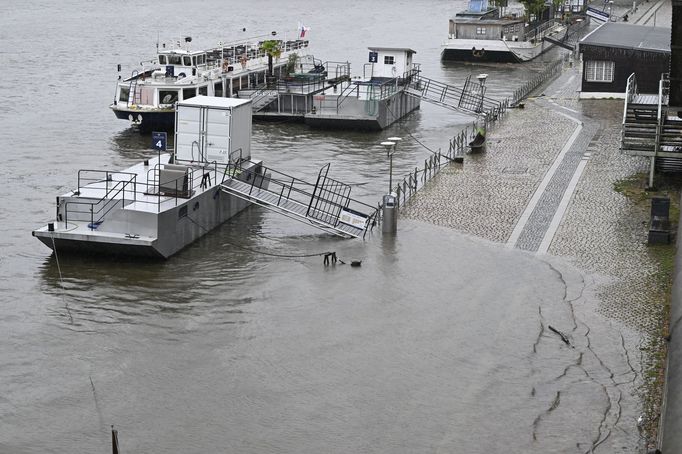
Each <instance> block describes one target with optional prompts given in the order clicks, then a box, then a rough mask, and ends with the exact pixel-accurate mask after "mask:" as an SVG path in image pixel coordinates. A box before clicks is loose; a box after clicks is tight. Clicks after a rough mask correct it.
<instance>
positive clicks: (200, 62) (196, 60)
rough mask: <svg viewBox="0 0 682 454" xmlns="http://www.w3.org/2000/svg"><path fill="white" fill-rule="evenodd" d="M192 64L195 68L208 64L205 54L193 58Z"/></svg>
mask: <svg viewBox="0 0 682 454" xmlns="http://www.w3.org/2000/svg"><path fill="white" fill-rule="evenodd" d="M192 64H193V65H194V66H198V65H204V64H206V55H204V54H202V55H194V56H193V57H192Z"/></svg>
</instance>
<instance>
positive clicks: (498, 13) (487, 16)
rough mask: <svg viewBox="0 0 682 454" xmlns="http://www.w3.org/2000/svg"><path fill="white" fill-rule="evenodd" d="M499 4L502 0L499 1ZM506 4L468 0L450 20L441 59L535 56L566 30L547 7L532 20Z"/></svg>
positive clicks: (511, 59)
mask: <svg viewBox="0 0 682 454" xmlns="http://www.w3.org/2000/svg"><path fill="white" fill-rule="evenodd" d="M498 4H500V2H498ZM504 5H505V7H503V6H495V7H492V6H489V4H488V0H469V2H468V7H467V9H466V10H465V11H462V12H459V13H457V14H455V17H453V18H451V19H450V21H449V34H448V39H447V41H446V42H444V43H443V45H442V48H443V50H442V53H441V59H442V60H453V61H468V62H500V63H519V62H525V61H528V60H532V59H533V58H535V57H537V56H538V55H540V54H542V53H543V52H545V51H547V50H549V49H550V48H551V47H552V46H553V45H554V43H553V42H551V41H549V40H545V37H558V36H560V35H562V34H563V33H564V32H565V31H566V26H565V25H563V24H562V23H561V21H559V20H557V19H554V18H552V17H550V11H551V8H546V9H545V10H544V11H543V12H542V13H541V14H540V17H538V18H537V19H536V20H535V21H533V23H531V24H528V23H527V22H526V18H525V15H524V14H523V13H522V12H507V11H508V9H507V8H506V2H504Z"/></svg>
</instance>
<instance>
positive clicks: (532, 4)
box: [520, 0, 545, 20]
mask: <svg viewBox="0 0 682 454" xmlns="http://www.w3.org/2000/svg"><path fill="white" fill-rule="evenodd" d="M520 1H521V4H523V6H524V7H525V8H526V16H527V17H528V19H530V17H531V16H535V18H536V20H537V18H539V17H540V13H542V11H543V10H544V9H545V0H520Z"/></svg>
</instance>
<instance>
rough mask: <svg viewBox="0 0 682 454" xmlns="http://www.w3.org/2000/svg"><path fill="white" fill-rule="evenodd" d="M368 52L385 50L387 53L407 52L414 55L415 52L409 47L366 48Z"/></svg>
mask: <svg viewBox="0 0 682 454" xmlns="http://www.w3.org/2000/svg"><path fill="white" fill-rule="evenodd" d="M367 49H369V50H376V51H378V50H386V51H389V52H407V53H408V54H416V53H417V51H416V50H412V49H410V48H409V47H368V48H367Z"/></svg>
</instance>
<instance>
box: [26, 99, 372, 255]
mask: <svg viewBox="0 0 682 454" xmlns="http://www.w3.org/2000/svg"><path fill="white" fill-rule="evenodd" d="M251 122H252V108H251V101H250V100H244V99H236V98H219V97H208V96H196V97H194V98H192V99H190V100H187V101H180V102H178V104H177V110H176V112H175V151H174V153H171V154H169V153H163V154H161V151H162V150H164V149H165V145H164V143H165V135H164V134H165V133H159V132H156V133H154V134H152V137H153V141H154V146H155V148H157V149H159V153H158V154H157V156H155V157H153V158H150V159H147V160H145V161H144V162H142V163H139V164H136V165H134V166H132V167H129V168H127V169H125V170H122V171H111V170H89V169H82V170H79V171H78V183H77V186H76V189H74V190H73V191H69V192H68V193H66V194H63V195H61V196H59V197H57V203H56V204H57V207H56V208H57V209H56V216H55V220H54V221H53V222H50V223H48V224H47V225H46V226H44V227H42V228H39V229H37V230H34V231H33V236H35V237H36V238H38V239H39V240H40V241H42V242H43V243H44V244H45V245H46V246H48V247H49V248H51V249H53V250H55V251H71V252H74V251H75V252H85V253H88V254H96V255H100V254H107V255H136V256H147V257H153V258H168V257H170V256H172V255H173V254H175V253H177V252H178V251H180V250H181V249H182V248H184V247H185V246H187V245H189V244H190V243H192V242H193V241H195V240H197V239H199V238H201V237H202V236H203V235H205V234H206V233H208V232H209V231H211V230H213V229H214V228H216V227H218V226H220V225H221V224H223V223H224V222H225V221H227V220H228V219H230V218H231V217H233V216H236V215H237V214H238V213H239V212H240V211H242V210H243V209H245V208H247V207H248V206H249V205H251V204H256V205H260V206H263V207H265V208H269V209H271V210H273V211H276V212H278V213H280V214H283V215H285V216H288V217H290V218H293V219H296V220H299V221H301V222H305V223H307V224H309V225H312V226H314V227H316V228H318V229H322V230H324V231H326V232H328V233H332V234H335V235H338V236H342V237H344V238H348V237H351V238H352V237H358V236H361V235H363V236H364V234H365V233H366V231H367V229H368V228H369V227H370V226H371V225H373V224H374V223H375V221H376V216H377V211H376V208H375V207H372V206H369V205H367V204H364V203H362V202H358V201H355V200H353V199H351V198H350V192H351V187H350V186H349V185H347V184H343V183H341V182H340V181H336V180H333V179H331V178H328V176H327V174H328V171H329V165H326V166H324V167H322V169H321V170H320V173H319V175H318V178H317V182H316V183H315V184H310V183H307V182H305V181H302V180H299V179H297V178H294V177H292V176H290V175H286V174H282V173H281V172H277V171H275V170H273V169H269V168H266V167H265V166H263V163H262V161H260V160H253V159H251ZM273 188H274V189H273ZM368 211H369V212H370V213H371V214H369V215H368V214H364V212H368ZM372 211H374V212H373V213H372Z"/></svg>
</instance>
